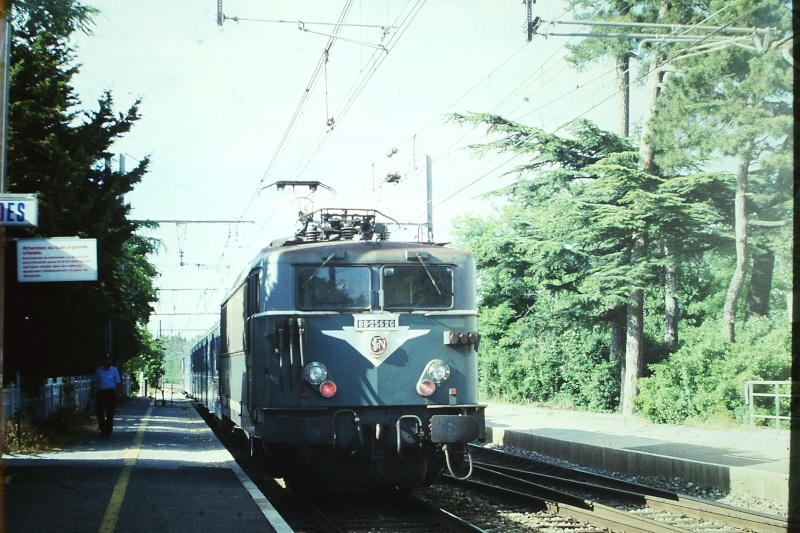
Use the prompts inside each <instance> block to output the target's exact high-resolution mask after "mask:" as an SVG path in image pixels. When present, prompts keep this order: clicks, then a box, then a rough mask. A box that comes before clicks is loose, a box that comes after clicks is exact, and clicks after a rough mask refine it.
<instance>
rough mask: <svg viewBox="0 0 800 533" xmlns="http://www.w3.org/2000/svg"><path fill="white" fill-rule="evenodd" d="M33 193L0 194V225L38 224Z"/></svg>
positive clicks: (37, 203)
mask: <svg viewBox="0 0 800 533" xmlns="http://www.w3.org/2000/svg"><path fill="white" fill-rule="evenodd" d="M38 225H39V202H38V200H37V199H36V195H35V194H0V226H38Z"/></svg>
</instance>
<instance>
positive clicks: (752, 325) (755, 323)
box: [634, 318, 791, 423]
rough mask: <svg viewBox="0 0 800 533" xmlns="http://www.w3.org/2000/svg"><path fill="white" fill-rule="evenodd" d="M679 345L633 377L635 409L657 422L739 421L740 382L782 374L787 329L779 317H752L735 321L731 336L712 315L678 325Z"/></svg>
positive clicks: (787, 354) (785, 375)
mask: <svg viewBox="0 0 800 533" xmlns="http://www.w3.org/2000/svg"><path fill="white" fill-rule="evenodd" d="M681 338H682V340H681V347H680V349H678V350H677V351H676V352H675V353H674V354H672V355H671V356H670V357H669V359H668V360H666V361H663V362H661V363H658V364H654V365H651V366H650V367H649V370H650V371H651V375H650V376H649V377H646V378H642V379H640V380H639V395H638V396H637V398H636V400H635V402H634V403H635V405H636V408H637V410H638V412H639V413H640V414H641V415H642V416H644V417H645V418H648V419H649V420H652V421H653V422H659V423H680V422H683V421H685V420H686V419H688V418H695V419H698V420H709V419H714V418H723V419H728V420H732V421H736V422H745V413H746V412H747V409H746V406H745V404H744V393H743V391H744V384H745V383H746V382H747V381H751V380H761V381H766V380H787V379H789V376H790V371H791V331H790V327H789V324H788V323H787V321H786V320H785V319H781V318H759V319H752V320H750V321H748V322H746V323H744V324H741V325H739V326H738V329H737V342H735V343H727V342H725V341H724V340H723V339H722V335H721V333H720V325H719V321H718V320H710V321H706V322H705V323H704V324H702V325H701V326H699V327H694V328H693V327H684V328H683V329H682V330H681Z"/></svg>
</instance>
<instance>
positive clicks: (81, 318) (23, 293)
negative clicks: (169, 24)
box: [5, 0, 156, 383]
mask: <svg viewBox="0 0 800 533" xmlns="http://www.w3.org/2000/svg"><path fill="white" fill-rule="evenodd" d="M15 7H16V11H15V12H14V18H13V19H12V26H13V27H14V33H13V35H14V40H13V45H12V51H11V63H10V67H11V68H10V105H9V136H8V176H9V183H8V190H9V191H10V192H18V193H35V194H37V196H38V202H39V226H38V227H37V228H31V229H21V228H13V231H11V229H12V228H10V231H9V232H8V236H9V237H11V238H12V239H13V238H31V237H58V236H77V237H82V238H94V239H97V245H98V246H97V247H98V281H97V282H50V283H17V282H16V281H15V279H16V275H15V272H16V263H15V254H14V247H13V246H12V247H10V248H9V253H8V256H7V260H8V263H9V266H8V267H7V283H6V289H7V290H6V302H7V305H6V310H7V314H6V352H5V354H6V358H5V359H6V360H5V362H6V368H7V371H6V373H5V375H6V377H8V378H12V379H13V378H15V377H16V376H15V374H16V371H17V370H19V371H20V372H21V373H22V375H23V379H24V380H25V381H26V382H29V383H35V382H37V381H38V380H40V379H41V378H44V377H48V376H50V377H52V376H56V375H70V374H85V373H89V372H90V371H91V370H92V369H93V368H94V367H95V366H96V364H97V363H96V361H97V359H98V356H99V355H100V353H101V351H102V350H103V348H104V346H103V335H104V331H105V332H108V331H110V332H111V339H112V344H111V348H112V351H113V352H115V353H114V355H115V356H118V357H120V356H121V357H126V356H127V357H130V356H133V355H136V354H137V353H138V351H139V350H140V349H142V347H143V346H144V345H146V342H147V339H143V337H142V333H141V330H140V325H141V324H144V323H146V322H147V320H148V317H149V314H150V312H151V308H150V304H151V303H152V302H153V301H155V291H154V289H153V286H152V280H153V278H154V277H155V276H156V272H155V269H154V268H153V267H152V265H150V264H149V263H148V261H147V260H146V256H147V254H149V253H151V252H153V251H154V249H155V243H153V242H151V241H148V240H146V239H143V238H141V237H139V236H137V235H136V234H135V230H136V228H137V224H136V223H134V222H132V221H130V220H128V218H127V215H128V212H129V209H130V206H129V205H128V204H126V203H125V201H124V195H125V194H126V193H129V192H130V191H131V190H133V187H134V186H135V185H136V184H137V183H138V182H139V181H140V180H141V179H142V176H143V175H144V174H145V172H146V170H147V164H148V161H147V159H144V160H143V161H142V162H141V163H140V164H139V165H137V166H136V167H135V168H133V169H132V170H130V171H127V172H126V171H121V170H114V169H112V168H110V165H108V164H107V161H108V160H109V159H110V158H111V157H112V153H111V147H112V145H113V143H114V141H115V140H117V139H119V138H120V137H121V136H123V135H124V134H125V133H127V132H128V131H129V130H130V128H131V127H132V126H133V124H134V123H135V122H136V121H137V120H138V119H139V114H138V105H139V102H138V101H137V102H134V104H133V105H132V106H131V107H130V108H129V109H128V110H127V111H126V112H124V113H116V112H115V111H114V103H113V98H112V95H111V93H110V92H106V93H104V94H103V95H102V96H101V98H100V99H99V101H98V102H97V105H98V107H97V109H95V110H92V111H81V110H79V105H80V102H79V100H78V97H77V95H76V94H75V92H74V90H73V88H72V87H71V86H70V80H71V79H72V77H73V76H74V75H75V74H76V73H77V72H78V67H77V66H76V64H75V62H74V57H73V53H72V51H71V49H70V48H69V46H68V44H67V38H68V36H69V35H70V34H71V33H72V32H73V31H78V30H84V31H86V30H88V28H89V25H90V21H91V16H92V15H93V14H94V12H95V11H94V10H93V9H91V8H87V7H85V6H82V5H81V4H80V3H79V2H77V1H68V2H64V1H61V0H36V1H34V0H30V1H27V2H21V3H19V4H18V5H16V6H15ZM12 242H13V241H12Z"/></svg>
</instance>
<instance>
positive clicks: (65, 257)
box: [17, 237, 97, 283]
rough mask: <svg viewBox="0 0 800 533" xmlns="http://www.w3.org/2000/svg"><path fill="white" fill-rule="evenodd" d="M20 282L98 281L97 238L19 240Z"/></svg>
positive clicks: (18, 263)
mask: <svg viewBox="0 0 800 533" xmlns="http://www.w3.org/2000/svg"><path fill="white" fill-rule="evenodd" d="M17 281H19V282H20V283H36V282H53V281H97V239H79V238H73V237H61V238H58V237H56V238H50V239H19V240H18V241H17Z"/></svg>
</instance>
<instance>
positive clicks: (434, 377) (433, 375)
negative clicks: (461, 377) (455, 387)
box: [425, 359, 450, 385]
mask: <svg viewBox="0 0 800 533" xmlns="http://www.w3.org/2000/svg"><path fill="white" fill-rule="evenodd" d="M425 373H426V374H428V377H429V378H430V380H431V381H433V382H434V383H436V384H437V385H439V384H441V383H442V382H443V381H445V380H446V379H447V378H449V377H450V367H449V366H447V363H445V362H444V361H442V360H441V359H434V360H433V361H431V362H430V363H428V367H427V368H426V369H425Z"/></svg>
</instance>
